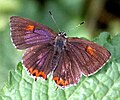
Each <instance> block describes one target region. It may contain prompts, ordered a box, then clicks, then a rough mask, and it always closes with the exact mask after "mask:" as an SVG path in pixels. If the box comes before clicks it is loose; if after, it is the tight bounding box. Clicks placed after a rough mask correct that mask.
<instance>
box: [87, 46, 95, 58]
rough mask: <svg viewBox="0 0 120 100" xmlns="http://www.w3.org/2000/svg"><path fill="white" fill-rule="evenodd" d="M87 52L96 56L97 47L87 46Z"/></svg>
mask: <svg viewBox="0 0 120 100" xmlns="http://www.w3.org/2000/svg"><path fill="white" fill-rule="evenodd" d="M87 52H88V53H89V54H90V55H92V56H95V49H93V48H92V47H91V46H88V47H87Z"/></svg>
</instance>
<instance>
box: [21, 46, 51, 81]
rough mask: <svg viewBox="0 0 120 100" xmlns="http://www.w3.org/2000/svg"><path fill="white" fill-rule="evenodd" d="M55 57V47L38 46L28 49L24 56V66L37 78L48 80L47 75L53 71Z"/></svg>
mask: <svg viewBox="0 0 120 100" xmlns="http://www.w3.org/2000/svg"><path fill="white" fill-rule="evenodd" d="M52 55H53V46H51V45H48V44H45V45H42V46H41V45H37V46H33V47H31V48H28V49H27V50H26V52H25V54H24V56H23V64H24V66H25V67H26V68H27V70H28V71H29V72H30V74H32V75H33V76H36V77H39V76H40V77H43V78H44V79H47V75H48V74H49V73H50V71H51V70H52V69H51V68H52V67H51V61H52V59H51V56H52Z"/></svg>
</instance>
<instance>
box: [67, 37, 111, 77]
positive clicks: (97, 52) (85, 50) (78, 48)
mask: <svg viewBox="0 0 120 100" xmlns="http://www.w3.org/2000/svg"><path fill="white" fill-rule="evenodd" d="M68 48H69V49H70V51H71V54H72V55H73V56H74V57H75V59H76V61H77V62H78V63H79V67H80V69H81V71H82V73H83V74H84V75H86V76H89V75H92V74H93V73H95V72H97V71H98V70H99V69H100V68H101V67H102V66H103V65H104V64H105V63H106V62H107V61H108V60H109V59H110V56H111V54H110V52H109V51H108V50H107V49H105V48H104V47H102V46H99V45H97V44H96V43H93V42H90V41H88V40H85V39H82V38H68Z"/></svg>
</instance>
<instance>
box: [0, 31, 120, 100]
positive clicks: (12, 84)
mask: <svg viewBox="0 0 120 100" xmlns="http://www.w3.org/2000/svg"><path fill="white" fill-rule="evenodd" d="M94 41H95V42H97V43H98V44H100V45H102V46H104V47H106V48H107V49H108V50H109V51H110V52H111V54H112V58H111V59H110V61H109V62H108V63H107V64H106V65H105V66H104V67H103V68H102V69H101V70H100V71H98V72H97V73H96V74H94V75H92V76H89V77H84V76H83V77H82V78H81V79H80V82H79V83H78V84H77V85H76V86H71V87H69V88H65V89H60V88H57V87H56V85H55V83H54V82H53V80H52V76H50V77H49V78H48V80H46V81H45V80H43V79H41V78H39V79H38V80H37V81H34V79H33V78H32V77H30V75H29V73H28V72H27V71H26V70H25V68H24V67H23V66H22V63H21V62H20V63H18V65H17V67H16V69H15V70H12V71H10V72H9V76H8V82H7V83H6V84H5V85H4V87H3V88H2V90H1V91H0V100H48V99H49V100H119V99H120V60H119V58H120V52H119V49H120V44H119V43H120V35H119V34H118V35H116V36H114V37H111V36H110V35H109V34H108V33H105V32H104V33H101V34H100V36H99V37H97V38H96V39H95V40H94Z"/></svg>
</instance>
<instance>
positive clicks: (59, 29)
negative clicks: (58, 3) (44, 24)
mask: <svg viewBox="0 0 120 100" xmlns="http://www.w3.org/2000/svg"><path fill="white" fill-rule="evenodd" d="M49 14H50V16H51V18H52V20H53V22H54V23H55V25H56V27H57V29H58V31H59V32H61V30H60V28H59V27H58V25H57V23H56V21H55V18H54V16H53V14H52V12H51V11H49Z"/></svg>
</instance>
